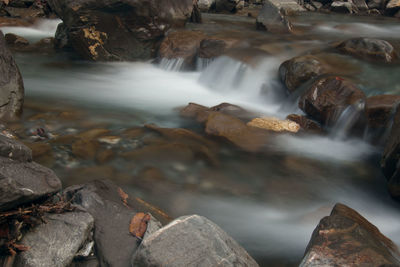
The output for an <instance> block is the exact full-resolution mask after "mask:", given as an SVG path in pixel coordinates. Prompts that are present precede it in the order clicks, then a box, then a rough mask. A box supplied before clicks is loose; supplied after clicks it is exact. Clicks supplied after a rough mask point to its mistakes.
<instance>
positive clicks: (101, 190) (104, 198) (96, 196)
mask: <svg viewBox="0 0 400 267" xmlns="http://www.w3.org/2000/svg"><path fill="white" fill-rule="evenodd" d="M64 195H65V196H66V198H67V199H70V200H71V201H72V204H74V205H76V206H78V207H79V208H80V209H82V210H85V211H86V212H88V213H90V214H91V215H92V216H93V218H94V221H95V230H94V241H95V243H96V254H97V255H98V259H99V261H100V265H101V266H121V267H124V266H130V259H131V257H132V255H133V253H134V252H135V251H136V249H137V247H138V245H139V241H140V240H139V239H138V238H136V237H135V236H133V235H132V234H130V233H129V223H130V221H131V219H132V217H133V216H134V215H135V214H136V213H137V212H139V211H140V212H151V214H153V215H154V216H155V217H156V218H157V219H158V220H159V221H160V222H162V223H163V224H165V223H167V222H169V220H170V218H169V217H168V215H166V214H165V213H163V212H162V211H160V210H159V209H157V208H155V207H153V206H151V205H150V204H148V203H146V202H144V201H143V200H141V199H139V198H131V197H129V196H128V195H127V194H126V193H125V192H124V191H122V189H120V188H118V187H117V186H115V185H114V184H113V183H111V182H110V181H108V180H103V181H99V180H96V181H93V182H90V183H88V184H85V185H77V186H71V187H69V188H67V189H65V192H64Z"/></svg>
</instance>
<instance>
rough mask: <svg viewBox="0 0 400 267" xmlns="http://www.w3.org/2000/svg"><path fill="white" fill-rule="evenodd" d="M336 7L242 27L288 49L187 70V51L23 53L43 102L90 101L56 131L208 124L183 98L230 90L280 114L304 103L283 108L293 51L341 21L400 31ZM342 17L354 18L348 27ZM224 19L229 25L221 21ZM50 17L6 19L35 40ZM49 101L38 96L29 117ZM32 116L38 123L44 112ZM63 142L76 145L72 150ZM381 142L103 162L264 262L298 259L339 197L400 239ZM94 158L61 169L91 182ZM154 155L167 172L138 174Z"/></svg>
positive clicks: (211, 100) (222, 95) (275, 145)
mask: <svg viewBox="0 0 400 267" xmlns="http://www.w3.org/2000/svg"><path fill="white" fill-rule="evenodd" d="M329 18H330V19H325V20H324V21H322V22H321V19H320V18H319V17H318V16H316V17H314V16H310V17H309V18H308V19H307V18H298V23H297V25H300V26H302V27H306V28H307V31H306V34H304V36H303V37H302V36H295V37H288V36H278V37H276V36H275V37H274V40H273V41H271V40H270V36H269V35H268V34H264V33H260V32H256V31H255V30H254V31H252V30H249V31H248V32H246V33H243V34H242V35H243V36H244V38H250V37H254V38H253V39H250V40H253V41H252V42H253V44H251V45H254V46H257V47H258V48H259V47H264V46H265V44H262V43H263V42H264V41H265V40H269V41H268V42H269V46H268V49H272V48H271V47H273V48H274V49H275V48H276V47H280V48H282V47H285V49H278V50H277V52H276V53H275V54H271V53H270V55H267V56H265V57H263V58H257V63H255V64H245V63H243V62H241V61H239V60H237V59H233V58H230V57H221V58H219V59H217V60H215V61H213V62H211V63H209V64H207V65H208V66H207V67H206V68H204V69H201V70H199V71H196V72H179V71H177V68H176V64H177V63H171V64H168V62H164V64H163V66H157V65H154V64H151V63H149V62H133V63H132V62H120V63H89V62H82V61H73V60H70V59H69V58H68V56H67V55H53V56H48V57H43V56H40V55H33V54H17V55H16V60H17V62H18V64H19V66H20V69H21V72H22V75H23V77H24V82H25V88H26V95H27V102H28V103H29V102H32V101H33V102H35V103H39V105H41V106H44V107H45V110H46V108H47V109H51V108H58V109H61V110H63V109H65V110H77V111H79V112H82V113H83V115H82V116H80V117H79V118H78V119H76V121H72V122H71V121H69V122H66V121H58V122H57V127H54V131H55V132H57V131H58V132H60V133H65V132H68V131H78V132H79V131H83V130H85V129H88V128H90V127H92V126H93V125H94V126H95V127H98V126H101V127H106V128H107V129H110V130H111V131H112V132H113V133H115V134H116V135H117V134H118V133H120V132H121V131H122V130H125V129H128V128H129V127H132V126H141V125H143V124H148V123H156V124H157V125H159V126H163V127H186V128H191V129H193V130H195V131H196V130H198V128H197V126H193V124H191V123H188V122H187V121H185V120H182V119H181V118H179V116H178V112H177V110H176V108H177V107H181V106H184V105H186V104H187V103H189V102H195V103H199V104H202V105H206V106H213V105H216V104H219V103H221V102H229V103H233V104H237V105H240V106H242V107H244V108H247V109H249V110H251V111H253V112H255V113H256V114H260V115H273V116H276V117H279V118H284V117H286V115H288V114H289V113H290V112H297V113H299V112H300V111H299V110H298V108H297V107H296V105H292V106H291V108H290V111H288V110H287V109H282V106H283V105H284V104H285V101H286V100H285V97H284V94H283V90H282V86H281V85H280V83H279V81H278V79H277V70H278V67H279V64H280V63H281V62H282V61H283V60H284V59H287V58H290V57H291V56H294V55H296V54H301V53H303V52H304V51H305V50H306V49H307V47H308V49H314V48H316V47H321V46H323V45H325V44H327V43H329V42H330V41H333V40H336V39H337V38H338V32H339V33H343V34H344V35H348V36H350V35H353V34H354V33H356V32H358V33H360V34H367V35H368V36H379V37H381V36H385V37H386V34H387V31H388V30H390V31H394V32H397V31H399V29H398V26H396V25H395V24H393V21H391V20H389V21H378V20H375V19H365V18H352V19H351V21H345V22H343V21H342V20H341V17H340V16H339V17H335V16H333V17H329ZM232 20H234V21H236V24H235V25H234V27H230V26H229V25H230V24H229V23H230V22H231V21H232ZM238 21H239V22H238ZM337 21H342V22H343V23H345V26H346V27H338V26H337V25H338V22H337ZM211 22H212V23H211ZM252 22H253V21H252V20H251V19H249V18H240V19H239V20H237V19H236V18H234V17H232V16H221V17H216V15H208V16H206V20H205V24H204V25H202V26H199V25H189V26H188V27H189V28H190V27H193V28H198V27H204V28H205V29H206V30H208V31H213V32H218V31H220V32H222V34H226V32H228V31H232V29H233V30H236V31H237V32H236V34H238V35H239V36H240V35H241V33H240V30H241V29H249V27H250V26H251V25H252V24H251V23H252ZM215 24H217V25H218V27H213V25H215ZM43 25H45V26H43ZM43 25H42V26H41V27H39V28H40V29H42V30H43V29H45V30H43V31H42V32H41V33H40V34H38V32H36V30H37V28H36V30H35V31H32V30H31V29H25V28H12V29H9V28H7V29H6V30H7V31H11V32H14V33H17V34H20V35H22V36H24V37H27V38H30V39H31V40H33V39H35V38H36V39H37V38H39V36H40V37H45V36H51V35H52V34H53V32H54V29H55V27H54V25H55V22H54V21H53V22H49V24H43ZM227 25H228V26H227ZM46 29H47V30H46ZM43 32H45V34H44V33H43ZM310 36H312V38H314V39H310ZM341 38H342V37H341ZM271 42H272V43H273V44H274V45H273V46H271ZM349 60H351V61H352V62H354V64H356V65H357V66H358V67H359V68H360V69H361V71H360V72H359V74H358V76H357V80H358V84H359V85H360V86H361V87H362V89H364V91H365V92H366V93H367V94H368V95H374V94H377V93H382V92H386V93H393V92H395V93H398V92H399V91H398V90H400V88H399V84H400V83H399V81H398V79H396V75H397V74H396V73H398V70H399V67H396V66H395V67H393V66H392V67H390V68H388V67H384V66H377V65H372V64H367V63H364V62H360V61H358V60H355V59H349ZM178 63H179V62H178ZM163 67H164V68H163ZM165 68H167V69H165ZM372 74H375V75H376V76H374V75H372ZM376 77H378V78H376ZM388 77H390V78H388ZM56 99H57V100H56ZM66 104H68V105H66ZM63 105H65V107H64V106H63ZM285 105H288V104H287V103H286V104H285ZM37 112H38V111H35V109H34V108H31V107H28V108H27V109H26V112H25V117H26V118H29V116H32V115H34V114H35V113H37ZM26 123H27V124H29V123H31V124H32V125H33V126H32V127H37V123H38V122H36V121H35V122H32V121H30V120H27V122H26ZM43 123H45V122H43ZM50 126H51V125H46V127H50ZM53 126H54V125H53ZM126 142H127V143H126V144H124V145H126V146H128V145H132V144H131V143H129V140H126ZM118 149H120V148H118ZM121 149H123V146H121ZM57 153H59V154H60V155H61V156H64V155H65V153H64V154H63V153H62V151H61V152H60V151H59V152H57ZM379 153H380V148H377V147H373V146H371V145H369V144H368V143H366V142H365V141H363V140H359V139H349V138H333V137H332V136H331V135H328V136H311V135H310V136H292V135H280V136H276V137H274V138H271V141H270V142H269V143H268V144H266V145H265V149H264V151H263V153H260V154H249V153H244V152H242V151H239V150H237V149H235V148H232V147H230V146H226V145H221V147H220V148H218V150H217V155H218V159H219V161H220V164H219V165H217V166H210V164H207V162H204V161H202V160H196V161H193V162H187V161H182V162H180V161H168V160H167V161H165V162H130V161H127V160H124V159H120V158H117V159H115V160H113V161H112V162H111V163H109V164H107V166H101V167H104V168H109V169H111V171H110V173H111V176H112V177H109V178H114V179H115V180H116V181H117V183H120V184H123V185H124V187H125V188H126V189H127V191H129V192H132V193H134V194H136V195H138V196H141V197H143V198H144V199H145V200H147V201H148V202H150V203H154V204H156V205H158V206H160V207H161V208H162V209H164V210H166V211H167V212H168V213H170V214H171V215H172V216H180V215H183V214H191V213H198V214H201V215H204V216H207V217H208V218H210V219H211V220H213V221H215V222H216V223H217V224H219V225H220V226H221V227H222V228H223V229H225V230H226V231H227V232H229V233H230V234H231V235H232V236H233V237H234V238H235V239H236V240H238V242H239V243H241V244H242V245H243V246H244V247H245V248H246V249H247V250H248V251H249V252H250V253H251V254H252V255H253V256H254V257H255V258H256V259H257V260H258V261H259V262H260V263H261V265H266V266H271V265H273V264H277V265H278V264H283V263H288V264H293V265H295V264H296V263H298V261H299V260H300V258H301V257H302V254H303V252H304V250H305V248H306V245H307V243H308V241H309V238H310V237H311V233H312V231H313V229H314V228H315V226H316V225H317V224H318V221H319V220H320V219H321V218H322V217H323V216H325V215H328V214H329V212H330V210H331V208H332V207H333V205H334V204H335V203H337V202H341V203H344V204H347V205H349V206H350V207H352V208H354V209H356V210H357V211H359V212H360V213H361V214H362V215H363V216H365V217H366V218H367V219H368V220H370V221H371V222H372V223H373V224H375V225H376V226H377V227H378V228H379V229H380V230H381V231H382V232H383V233H384V234H385V235H387V236H388V237H389V238H391V239H392V240H393V241H395V242H396V243H397V244H400V224H399V221H400V211H399V204H398V203H395V202H394V201H393V200H391V199H390V197H389V196H388V194H387V192H386V188H385V180H384V178H383V176H382V175H381V173H380V170H379V168H378V162H379ZM57 155H58V154H57ZM61 156H60V158H62V157H61ZM132 165H133V166H132ZM92 166H96V163H94V162H86V161H85V162H79V161H77V160H75V159H71V158H68V157H67V160H66V162H64V161H61V160H59V161H58V162H57V163H56V164H55V166H54V169H55V171H56V172H57V174H58V175H59V176H60V177H61V178H62V179H63V180H64V183H65V184H71V183H81V182H85V179H84V178H82V176H77V178H76V179H75V180H73V181H72V180H68V179H70V178H71V177H72V175H73V174H74V170H78V171H81V170H83V169H82V168H86V169H88V168H90V167H92ZM147 167H157V168H159V169H160V170H161V171H162V172H163V173H164V174H165V177H164V179H163V180H161V181H158V182H156V183H154V182H152V181H150V182H146V181H142V180H140V179H139V180H138V179H137V176H138V173H140V172H141V170H143V169H144V168H147ZM109 169H107V170H109ZM105 173H107V172H105ZM83 176H85V175H83ZM121 177H122V178H121Z"/></svg>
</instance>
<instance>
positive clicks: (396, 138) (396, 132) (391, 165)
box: [381, 107, 400, 200]
mask: <svg viewBox="0 0 400 267" xmlns="http://www.w3.org/2000/svg"><path fill="white" fill-rule="evenodd" d="M399 159H400V108H399V107H397V109H396V112H395V115H394V118H393V125H392V129H391V131H390V135H389V137H388V139H387V142H386V145H385V149H384V151H383V155H382V159H381V168H382V171H383V173H384V175H385V177H386V179H387V180H388V185H389V192H390V193H391V195H392V196H393V197H394V198H397V199H399V200H400V171H399V168H398V166H400V164H399Z"/></svg>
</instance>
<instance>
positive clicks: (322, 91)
mask: <svg viewBox="0 0 400 267" xmlns="http://www.w3.org/2000/svg"><path fill="white" fill-rule="evenodd" d="M362 102H365V94H364V93H363V92H362V91H361V90H360V89H358V88H357V86H355V85H354V84H353V83H351V82H350V81H347V80H344V79H342V78H340V77H334V76H330V77H323V78H320V79H318V80H316V81H315V82H314V84H313V85H312V86H311V87H310V88H309V89H308V90H307V91H306V92H305V93H304V94H303V95H302V96H301V98H300V101H299V107H300V109H301V110H303V111H304V112H305V113H306V114H307V115H309V116H310V117H311V118H313V119H315V120H316V121H318V122H320V123H321V124H325V125H329V126H332V125H333V124H334V123H335V122H336V120H337V119H338V118H339V116H340V114H341V113H342V111H343V110H344V109H345V108H346V107H348V106H349V105H354V104H357V103H362Z"/></svg>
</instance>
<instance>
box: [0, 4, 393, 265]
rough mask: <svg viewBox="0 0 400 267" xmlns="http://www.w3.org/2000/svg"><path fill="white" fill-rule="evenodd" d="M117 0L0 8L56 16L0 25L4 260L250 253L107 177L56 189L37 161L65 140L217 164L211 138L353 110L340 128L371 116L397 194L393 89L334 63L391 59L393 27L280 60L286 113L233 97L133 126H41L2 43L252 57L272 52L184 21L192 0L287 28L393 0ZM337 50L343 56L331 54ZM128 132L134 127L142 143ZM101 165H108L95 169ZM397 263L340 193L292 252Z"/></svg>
mask: <svg viewBox="0 0 400 267" xmlns="http://www.w3.org/2000/svg"><path fill="white" fill-rule="evenodd" d="M17 2H18V3H17ZM117 2H118V1H113V0H103V1H94V0H93V1H90V0H88V1H82V3H75V2H73V1H69V2H68V1H63V0H49V1H47V2H46V1H15V2H12V1H10V2H8V1H7V2H4V1H3V2H1V5H0V9H1V12H2V13H1V14H2V15H5V16H7V18H6V19H3V18H2V19H1V20H0V21H1V23H2V24H1V25H22V24H23V23H24V21H25V22H26V23H28V24H29V23H30V22H29V21H32V20H34V19H35V18H37V17H46V16H47V17H52V16H55V15H54V14H57V16H58V17H60V18H61V19H62V20H63V23H62V24H60V25H59V27H58V29H57V33H56V36H55V38H46V39H43V40H41V41H39V42H38V43H36V44H29V41H27V40H25V39H24V38H22V37H20V36H17V35H14V34H7V35H6V36H5V37H4V36H3V34H2V33H1V32H0V59H1V60H0V70H1V72H2V76H1V77H0V92H1V95H0V101H1V105H0V107H1V108H0V119H1V122H2V124H4V125H2V129H1V134H0V162H1V164H0V165H1V168H0V193H1V194H0V265H1V266H164V265H166V266H197V265H204V266H216V265H224V266H258V264H257V263H256V261H255V260H254V259H253V258H252V257H251V256H250V255H249V254H248V253H247V252H246V251H245V249H244V248H242V247H241V246H240V245H239V244H238V243H236V241H235V240H233V238H232V237H230V236H229V235H228V234H227V233H225V232H224V231H223V230H222V229H221V228H220V227H219V226H217V225H216V224H215V223H213V222H211V221H210V220H208V219H207V218H205V217H202V216H199V215H189V216H185V217H180V218H176V219H174V218H171V217H169V216H168V215H167V214H166V213H165V212H163V211H162V210H160V209H158V208H156V207H154V206H153V205H152V204H149V203H147V202H145V201H144V200H142V199H141V198H138V197H135V196H132V195H131V196H128V194H127V193H125V192H124V191H123V190H122V189H121V188H120V187H118V186H117V185H115V184H113V182H111V181H109V180H94V181H91V182H88V183H86V184H82V185H72V186H69V187H66V188H63V189H62V185H61V181H60V179H59V178H58V177H57V176H56V175H55V174H54V172H53V171H52V170H50V169H48V168H46V167H44V166H42V165H40V164H38V163H35V162H34V161H39V162H40V163H41V164H43V165H46V166H48V167H52V165H53V163H54V157H53V153H54V151H57V150H60V148H61V147H62V150H63V153H64V154H68V155H73V156H74V157H75V158H77V159H78V160H80V161H86V160H91V161H96V162H97V163H99V164H100V165H102V164H104V163H106V162H108V161H111V160H112V159H113V158H116V157H117V156H118V157H122V158H124V159H126V160H129V161H138V162H140V161H146V160H153V161H154V160H164V159H169V160H171V159H179V160H181V161H194V160H201V161H203V162H206V164H209V165H210V166H218V165H219V164H220V162H219V158H218V153H217V152H216V151H217V149H218V146H228V147H234V148H235V149H238V150H239V151H242V152H243V153H250V154H252V155H255V156H258V155H262V154H264V153H265V144H266V143H268V142H269V141H270V140H273V138H274V137H275V136H279V135H281V134H283V133H284V134H287V135H293V136H303V135H306V134H310V133H311V134H315V135H326V134H327V133H329V132H332V131H333V130H334V128H335V125H338V123H340V120H341V115H342V114H343V113H344V112H345V111H350V112H352V113H351V114H352V115H353V120H352V121H351V123H350V124H349V125H346V127H344V130H343V131H344V133H342V134H345V135H351V136H356V137H360V136H362V135H363V134H364V133H365V131H366V129H368V133H369V134H370V142H371V143H372V144H374V145H377V146H382V147H383V148H384V149H383V150H384V151H383V154H382V159H381V163H380V164H381V168H382V171H383V173H384V175H385V177H386V178H387V184H388V191H389V193H390V195H391V196H392V197H393V198H394V199H396V200H399V199H400V178H399V173H398V166H399V164H398V161H399V158H400V156H399V154H400V148H399V147H400V132H399V131H400V130H399V129H400V110H399V105H398V103H399V101H400V96H398V95H377V96H372V97H367V96H366V94H365V93H364V92H363V91H362V90H361V89H360V88H359V87H358V86H357V84H356V83H355V78H354V77H352V76H351V75H349V72H343V70H341V69H340V68H341V67H342V66H344V65H346V66H347V65H351V63H349V62H348V61H346V60H348V58H347V57H350V58H354V59H356V60H360V61H365V62H369V63H370V64H376V65H385V66H391V65H396V64H399V44H398V42H397V41H396V40H383V39H376V38H351V39H346V40H341V41H340V42H337V43H332V44H331V45H330V46H329V47H326V48H325V49H318V50H310V51H307V52H305V53H304V54H303V55H299V56H296V57H294V58H291V59H288V60H286V61H284V62H283V63H282V64H281V66H280V68H279V73H277V75H279V79H280V82H281V83H282V85H283V87H282V94H284V95H287V97H288V99H289V98H291V99H296V101H297V102H296V105H298V107H299V108H300V109H301V110H302V111H303V112H304V115H302V114H291V115H289V116H288V117H287V119H286V120H282V119H278V118H274V117H265V116H259V115H258V114H255V113H253V112H252V111H248V110H245V109H243V108H242V107H240V106H237V105H233V104H229V103H221V104H220V105H217V106H213V107H206V106H202V105H200V104H196V103H189V104H188V105H187V106H186V107H183V108H182V109H180V116H181V117H182V118H184V119H186V120H187V121H189V122H190V123H191V124H195V125H196V128H197V129H199V131H197V132H196V131H193V130H191V129H186V128H163V127H158V126H157V125H154V124H146V125H144V126H143V127H135V128H132V129H128V130H126V131H125V132H124V133H122V134H121V136H116V135H113V133H112V132H111V131H110V130H108V129H105V128H90V127H89V128H90V129H88V130H87V131H82V132H79V133H76V132H73V133H70V134H63V135H57V134H53V133H52V131H51V130H49V129H48V128H46V127H34V128H32V127H30V125H23V124H22V123H19V122H18V119H19V117H20V115H21V112H22V108H23V96H24V86H23V81H22V77H21V74H20V72H19V69H18V67H17V65H16V63H15V61H14V59H13V57H12V53H11V52H10V51H9V48H10V49H11V50H12V51H14V52H22V53H26V52H28V53H44V54H46V53H59V52H60V50H67V51H69V52H71V51H75V53H76V54H75V56H77V55H78V57H79V58H80V59H86V60H93V61H121V60H138V59H141V60H144V59H146V60H147V59H151V60H154V61H158V62H161V61H162V60H181V61H182V62H183V63H182V66H183V67H182V69H186V70H193V69H195V68H196V66H197V65H196V64H197V62H198V60H199V59H201V60H214V59H215V58H217V57H220V56H227V57H230V58H235V59H237V58H240V60H241V61H242V62H245V63H246V64H249V65H251V64H252V62H253V60H254V59H257V58H258V57H259V56H260V55H262V54H264V53H267V52H266V51H265V50H261V49H259V47H250V48H252V49H253V50H252V53H247V54H244V53H243V54H242V51H243V50H245V49H249V47H244V45H243V43H244V40H241V39H240V38H236V37H235V36H229V37H227V36H219V35H218V34H209V33H208V32H205V31H203V32H202V31H193V30H190V29H189V30H188V29H187V28H185V27H184V26H185V24H186V23H187V22H191V23H193V24H195V23H201V21H202V20H201V14H200V11H202V12H222V13H223V12H229V13H231V12H237V13H240V12H242V11H243V10H248V9H246V8H249V7H251V8H254V7H258V8H257V12H259V15H258V16H257V19H256V20H254V22H255V23H254V25H253V26H254V28H256V27H258V28H259V29H260V30H266V31H267V32H269V33H283V34H293V35H296V29H295V27H294V26H293V25H292V21H291V17H292V16H294V13H296V12H306V11H305V10H309V11H317V10H318V11H323V12H327V11H328V10H329V11H332V12H344V13H350V14H352V13H359V14H382V15H387V16H394V17H398V16H399V12H400V11H399V10H400V6H398V5H396V3H395V2H396V1H393V0H391V1H388V2H387V3H386V4H384V2H383V1H368V2H367V3H366V2H364V1H350V2H342V1H321V2H320V1H309V2H308V1H304V2H302V3H297V2H294V1H281V2H279V1H278V2H277V1H272V0H270V1H266V2H265V3H263V5H261V3H258V2H257V1H254V2H252V1H249V2H247V1H218V0H217V1H215V2H213V1H198V2H197V1H192V0H189V1H184V0H182V1H167V0H165V1H164V2H163V5H161V4H159V3H158V4H157V3H155V2H154V1H141V2H140V3H136V2H135V1H127V2H126V3H123V4H121V3H119V2H118V3H117ZM261 7H262V8H261ZM37 10H40V12H37ZM241 10H242V11H241ZM150 11H151V12H150ZM21 12H23V14H22V13H21ZM149 12H150V13H149ZM252 12H253V11H252ZM252 16H253V15H252V14H250V13H249V17H252ZM10 17H13V18H10ZM18 17H23V19H16V18H18ZM132 17H135V18H136V19H135V20H133V19H131V18H132ZM154 18H156V19H154ZM3 23H4V24H3ZM193 27H195V26H193ZM126 29H130V30H129V31H126ZM8 47H9V48H8ZM242 55H245V56H242ZM342 55H344V56H346V58H345V59H343V61H340V60H341V59H338V58H340V56H342ZM332 58H335V60H332ZM337 61H339V63H338V62H337ZM338 65H339V66H340V67H338ZM344 73H346V74H344ZM350 74H351V73H350ZM79 116H80V114H74V113H69V112H67V111H61V112H60V111H55V112H53V113H49V112H48V111H46V113H41V114H40V113H38V114H34V115H33V116H32V117H31V118H30V119H31V121H33V122H35V123H36V122H39V121H46V122H47V126H48V125H49V123H48V122H49V121H52V122H53V123H55V124H57V123H59V122H60V121H62V120H67V121H68V120H70V121H71V122H72V123H73V122H74V121H75V120H77V118H78V117H79ZM121 140H122V141H121ZM132 140H133V141H135V142H136V141H138V140H139V141H138V142H139V143H140V144H139V145H138V144H137V143H134V142H133V141H132ZM376 140H380V141H376ZM21 141H22V142H24V143H25V144H23V143H21ZM129 141H132V143H127V142H129ZM124 142H125V143H124ZM143 144H145V145H143ZM144 172H145V173H144V174H143V175H144V176H145V175H148V177H150V186H154V185H152V184H153V183H156V182H157V179H158V178H157V177H160V176H162V175H161V174H160V173H159V172H158V171H157V169H146V170H145V171H144ZM89 173H90V172H89ZM111 173H113V172H111ZM97 174H98V173H96V175H97ZM81 175H85V174H81ZM96 175H94V176H96ZM102 175H104V176H107V175H108V174H107V172H105V171H103V173H102ZM90 178H92V177H90ZM105 178H108V177H105ZM109 178H113V177H109ZM152 179H154V180H152ZM71 180H73V179H71ZM116 180H118V177H117V178H116ZM154 181H155V182H154ZM71 183H73V182H71ZM399 265H400V253H399V250H398V248H397V247H396V245H395V244H394V243H393V242H392V241H391V240H390V239H389V238H387V237H386V236H384V235H383V234H381V233H380V231H379V230H378V229H377V228H376V227H375V226H374V225H372V224H371V223H370V222H368V221H367V220H366V219H365V218H364V217H362V215H360V214H359V213H357V212H356V211H355V210H353V209H351V208H349V207H347V206H345V205H342V204H337V205H335V207H334V208H333V210H332V212H331V214H330V216H328V217H325V218H323V219H322V220H321V221H320V223H319V224H318V226H317V228H316V229H315V231H314V233H313V234H312V237H311V240H310V242H309V244H308V246H307V248H306V251H305V255H304V258H303V259H302V261H301V263H300V266H399Z"/></svg>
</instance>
